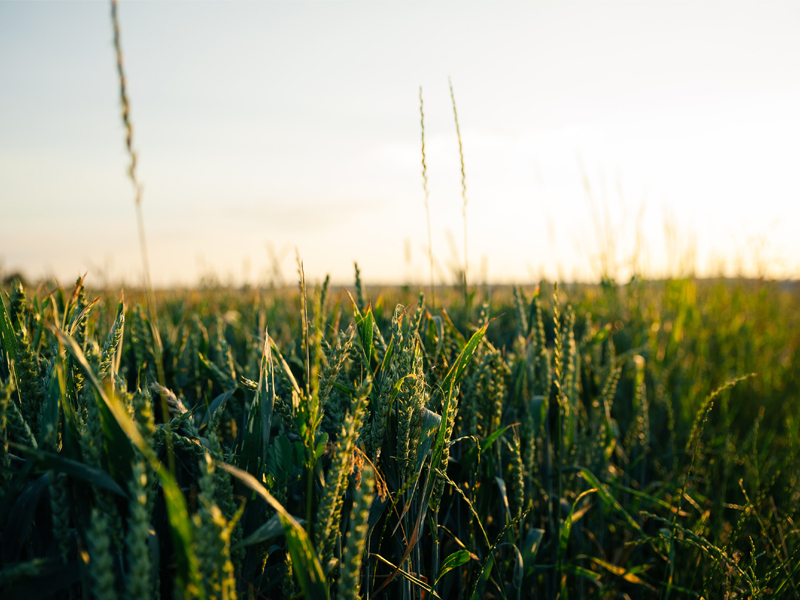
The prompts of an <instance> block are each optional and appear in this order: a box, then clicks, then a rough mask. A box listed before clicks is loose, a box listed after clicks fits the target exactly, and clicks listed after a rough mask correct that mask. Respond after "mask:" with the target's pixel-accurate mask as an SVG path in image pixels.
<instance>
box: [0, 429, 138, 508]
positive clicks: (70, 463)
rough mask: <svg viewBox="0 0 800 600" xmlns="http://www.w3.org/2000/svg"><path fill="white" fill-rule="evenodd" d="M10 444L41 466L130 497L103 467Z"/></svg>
mask: <svg viewBox="0 0 800 600" xmlns="http://www.w3.org/2000/svg"><path fill="white" fill-rule="evenodd" d="M8 445H9V446H11V447H12V448H16V449H17V450H19V451H20V452H22V453H23V454H26V455H28V456H30V457H31V459H33V460H34V461H35V462H36V463H37V464H38V465H40V466H41V467H44V468H46V469H52V470H53V471H58V472H60V473H66V474H67V475H69V476H70V477H74V478H75V479H80V480H82V481H85V482H86V483H90V484H92V485H94V486H97V487H99V488H103V489H105V490H108V491H109V492H113V493H115V494H117V495H119V496H122V497H123V498H127V497H128V494H127V493H126V492H125V490H123V489H122V487H120V485H119V484H118V483H117V482H116V481H114V479H112V477H111V476H110V475H109V474H108V473H106V472H105V471H103V470H102V469H97V468H95V467H90V466H89V465H87V464H85V463H82V462H78V461H77V460H71V459H69V458H64V457H63V456H60V455H59V454H53V453H52V452H45V451H44V450H39V449H38V448H31V447H29V446H23V445H22V444H15V443H14V442H9V443H8Z"/></svg>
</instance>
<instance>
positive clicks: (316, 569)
mask: <svg viewBox="0 0 800 600" xmlns="http://www.w3.org/2000/svg"><path fill="white" fill-rule="evenodd" d="M217 465H218V466H219V467H220V468H222V469H225V470H226V471H227V472H228V473H230V474H231V475H233V476H234V477H236V478H237V479H238V480H239V481H241V482H242V483H243V484H245V485H246V486H247V487H249V488H250V489H251V490H253V491H254V492H255V493H257V494H258V495H259V496H261V497H262V498H263V499H264V500H265V501H266V502H267V504H269V505H270V506H271V507H272V508H273V509H275V512H277V513H278V516H279V517H280V520H281V523H282V524H283V531H284V534H285V535H286V541H287V542H288V544H289V554H291V556H292V564H293V565H294V571H295V574H296V575H297V579H298V581H299V582H300V587H301V588H302V590H303V595H304V596H305V597H306V600H321V599H322V598H328V597H329V596H328V586H327V585H325V573H324V572H323V570H322V565H321V564H320V562H319V558H317V554H316V553H315V552H314V545H313V544H312V543H311V540H310V539H309V537H308V534H307V533H306V530H305V529H303V526H302V525H300V523H299V522H298V521H297V519H295V518H294V517H293V516H292V515H290V514H289V511H287V510H286V509H285V508H284V507H283V505H282V504H281V503H280V502H278V501H277V500H276V499H275V498H274V497H273V496H272V494H270V493H269V492H268V491H267V489H266V488H265V487H264V486H263V485H261V484H260V483H259V482H258V480H257V479H256V478H255V477H253V476H252V475H250V473H248V472H247V471H243V470H241V469H238V468H236V467H234V466H233V465H229V464H226V463H217Z"/></svg>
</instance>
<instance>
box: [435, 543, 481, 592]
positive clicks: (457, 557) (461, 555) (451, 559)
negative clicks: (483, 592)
mask: <svg viewBox="0 0 800 600" xmlns="http://www.w3.org/2000/svg"><path fill="white" fill-rule="evenodd" d="M470 560H472V557H471V556H470V553H469V551H468V550H456V551H455V552H453V553H452V554H451V555H450V556H448V557H447V558H445V559H444V562H442V566H441V567H439V574H438V575H436V580H435V581H434V584H437V583H439V580H440V579H441V578H442V577H444V576H445V575H447V573H449V572H450V571H452V570H453V569H457V568H458V567H460V566H461V565H465V564H467V563H468V562H469V561H470Z"/></svg>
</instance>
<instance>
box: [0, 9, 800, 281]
mask: <svg viewBox="0 0 800 600" xmlns="http://www.w3.org/2000/svg"><path fill="white" fill-rule="evenodd" d="M119 18H120V26H121V36H122V48H123V52H124V60H125V69H126V77H127V83H128V93H129V97H130V102H131V118H132V121H133V124H134V146H135V148H136V150H137V151H138V153H139V167H138V168H139V176H140V179H141V180H142V182H143V186H144V187H143V198H142V210H143V215H144V223H145V230H146V235H147V241H148V248H149V254H150V263H151V270H152V279H153V281H154V282H155V283H156V284H157V285H174V284H179V285H192V284H196V283H197V282H198V281H200V280H202V279H206V280H208V279H212V280H214V279H216V280H219V281H221V282H223V283H231V284H236V285H238V284H241V283H250V284H256V283H266V282H269V281H274V282H280V281H286V282H287V283H292V282H293V281H294V280H295V278H296V263H295V253H296V252H297V253H299V255H300V256H301V257H302V259H303V262H304V267H305V271H306V276H307V277H308V278H309V279H311V280H315V279H320V278H322V277H324V276H325V274H327V273H329V274H330V275H331V277H332V278H333V280H334V281H337V282H349V281H350V280H351V279H352V272H353V262H354V261H357V262H358V263H359V266H360V268H361V271H362V274H363V276H364V278H365V279H366V280H367V281H370V282H376V283H377V282H381V283H407V282H414V283H417V282H419V283H425V282H427V281H428V278H429V259H428V236H427V226H426V211H425V204H424V200H425V195H424V192H423V185H422V183H423V182H422V171H421V152H420V104H419V93H420V86H421V87H422V94H423V98H424V108H425V142H426V158H427V175H428V186H429V193H430V196H429V198H430V200H429V206H430V223H431V237H432V248H433V255H434V259H435V262H436V266H435V278H436V281H437V283H452V282H453V280H454V272H455V271H456V270H457V269H458V268H460V265H462V264H463V262H464V225H465V222H464V217H463V197H462V187H461V183H462V181H461V168H460V162H459V147H458V139H457V136H456V128H455V123H454V119H453V108H452V103H451V98H450V91H449V89H448V78H450V80H451V81H452V84H453V88H454V92H455V99H456V104H457V109H458V118H459V124H460V128H461V138H462V142H463V155H464V163H465V173H466V186H467V189H466V197H467V203H466V230H467V244H466V247H467V269H468V271H467V276H468V280H469V281H470V282H471V283H479V282H483V281H489V282H495V283H511V282H516V283H527V282H530V281H533V280H537V279H538V278H540V277H547V278H548V279H551V280H552V279H559V280H562V281H576V280H579V281H593V280H597V279H598V278H599V277H600V276H601V275H602V274H603V273H608V274H610V275H612V276H614V277H616V278H617V279H618V280H625V279H626V278H628V277H630V275H631V273H632V272H639V273H643V274H645V275H647V276H651V277H662V276H670V275H681V274H685V273H687V272H694V273H696V274H698V275H700V276H715V275H727V276H736V275H745V276H767V277H800V236H798V235H797V233H796V232H797V229H798V225H799V224H800V202H799V201H798V200H800V177H798V176H797V168H798V165H800V4H798V3H797V2H787V3H779V2H752V3H741V2H697V1H693V2H686V3H682V2H675V1H670V2H655V1H643V2H606V1H603V0H600V1H592V2H584V3H578V2H527V3H524V4H516V3H502V2H491V3H490V2H481V3H470V2H458V3H456V2H388V1H372V2H343V1H335V0H334V1H328V2H319V3H315V2H302V1H296V2H227V1H221V0H218V1H215V2H139V1H135V0H121V2H120V6H119ZM118 94H119V85H118V80H117V74H116V65H115V57H114V51H113V43H112V29H111V21H110V11H109V5H108V3H106V2H36V3H34V2H7V1H0V215H2V218H0V268H2V270H3V271H4V272H6V273H8V272H11V271H15V270H21V271H22V272H24V273H25V274H27V275H28V277H30V278H36V277H40V276H45V275H54V276H56V277H59V278H61V279H64V280H69V279H73V278H75V277H76V276H78V275H79V274H82V273H84V272H88V273H89V281H90V282H92V281H93V282H95V283H97V284H103V283H109V282H112V281H113V282H138V281H140V278H141V274H142V267H141V256H140V250H139V245H138V238H137V232H136V221H135V213H134V202H133V190H132V187H131V185H130V182H129V181H128V180H127V179H126V166H127V160H128V159H127V157H126V153H125V147H124V130H123V127H122V123H121V119H120V103H119V96H118ZM276 265H277V266H276Z"/></svg>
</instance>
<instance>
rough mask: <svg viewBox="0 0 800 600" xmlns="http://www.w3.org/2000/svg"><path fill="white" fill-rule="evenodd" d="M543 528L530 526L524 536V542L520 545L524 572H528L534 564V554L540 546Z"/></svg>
mask: <svg viewBox="0 0 800 600" xmlns="http://www.w3.org/2000/svg"><path fill="white" fill-rule="evenodd" d="M543 537H544V529H535V528H531V529H529V530H528V534H527V535H526V536H525V543H524V544H523V546H522V564H523V568H524V569H525V573H526V574H527V573H529V572H530V571H531V570H532V569H533V567H534V565H535V564H536V555H537V554H538V553H539V548H541V547H542V538H543Z"/></svg>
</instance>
